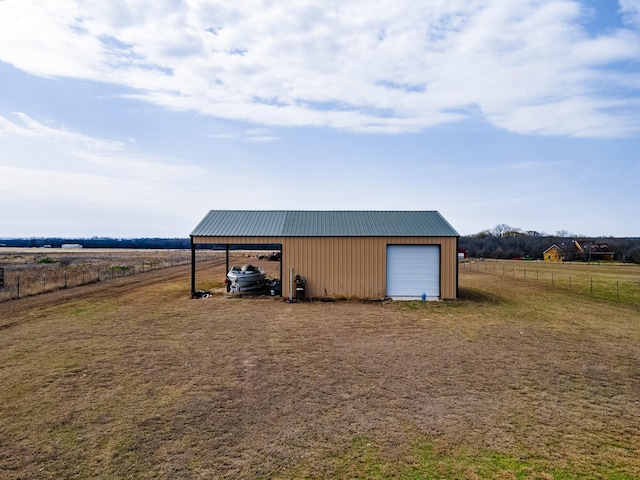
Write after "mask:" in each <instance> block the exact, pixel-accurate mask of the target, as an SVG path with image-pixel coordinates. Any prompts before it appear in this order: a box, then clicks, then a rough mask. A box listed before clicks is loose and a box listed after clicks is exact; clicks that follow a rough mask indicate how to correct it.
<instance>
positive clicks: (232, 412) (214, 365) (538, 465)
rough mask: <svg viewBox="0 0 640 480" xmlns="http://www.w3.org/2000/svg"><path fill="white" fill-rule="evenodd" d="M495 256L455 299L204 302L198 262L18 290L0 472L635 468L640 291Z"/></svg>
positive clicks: (9, 305) (8, 309)
mask: <svg viewBox="0 0 640 480" xmlns="http://www.w3.org/2000/svg"><path fill="white" fill-rule="evenodd" d="M236 261H237V263H241V262H242V261H243V258H237V259H236V260H235V261H233V262H232V263H236ZM251 263H256V262H254V260H253V259H251ZM270 264H271V265H270ZM275 265H277V262H265V266H266V267H273V266H275ZM500 265H501V264H500V263H498V264H497V267H496V268H498V270H499V268H500ZM474 267H475V266H474ZM483 268H484V267H483V266H481V267H480V268H479V269H474V270H471V269H468V270H467V269H465V268H461V270H460V296H461V299H460V300H458V301H446V302H424V303H423V302H383V303H360V302H336V303H322V302H314V303H299V304H288V303H284V302H282V301H280V300H279V299H273V298H266V297H265V298H238V297H227V296H226V295H224V294H223V293H220V294H216V295H214V296H212V297H209V298H207V299H199V300H192V299H190V298H189V272H190V269H189V266H188V265H182V266H175V267H169V268H166V269H162V270H153V271H150V272H145V273H144V274H143V275H132V276H127V277H116V278H114V279H113V280H111V281H109V282H100V283H94V284H91V285H85V286H82V287H78V288H74V289H71V288H69V289H60V290H58V291H55V292H50V293H46V294H44V295H38V296H33V297H29V298H22V299H19V300H12V301H7V302H3V303H1V304H0V365H1V366H2V367H0V384H1V385H2V386H3V388H2V389H1V390H0V478H9V479H17V478H88V477H95V478H229V479H231V478H274V479H276V478H280V479H283V478H311V479H323V478H363V479H364V478H367V479H370V478H379V479H386V478H397V479H461V478H466V479H479V478H483V479H484V478H496V479H515V478H518V479H524V478H526V479H553V478H557V479H591V478H603V479H604V478H606V479H632V478H640V422H639V421H638V419H639V418H640V347H639V346H640V306H639V305H638V303H637V302H632V301H627V300H625V301H615V300H612V299H604V298H599V297H597V296H595V295H591V294H590V293H589V292H588V291H587V292H585V291H582V290H578V289H577V288H573V287H572V288H571V289H569V288H564V287H562V288H555V287H556V286H557V285H556V284H554V285H551V283H550V282H545V281H542V280H541V279H540V278H539V280H540V281H533V280H530V279H529V278H527V279H526V280H525V279H524V278H522V279H520V278H519V277H520V274H516V275H515V276H513V275H511V276H510V275H508V274H506V273H507V272H506V271H505V274H504V275H502V274H501V272H499V271H498V272H496V273H494V272H490V270H491V268H490V267H489V266H487V272H486V273H485V272H484V271H483ZM597 268H599V267H597V266H595V267H594V270H593V271H601V270H597ZM505 269H506V267H505ZM527 277H528V273H527ZM223 278H224V265H223V264H222V263H220V262H219V259H216V258H212V259H209V260H204V259H203V260H202V262H200V264H199V267H198V282H199V285H200V286H202V287H205V288H211V287H217V286H221V279H223ZM616 278H617V277H616ZM617 281H619V280H617ZM609 283H611V282H609Z"/></svg>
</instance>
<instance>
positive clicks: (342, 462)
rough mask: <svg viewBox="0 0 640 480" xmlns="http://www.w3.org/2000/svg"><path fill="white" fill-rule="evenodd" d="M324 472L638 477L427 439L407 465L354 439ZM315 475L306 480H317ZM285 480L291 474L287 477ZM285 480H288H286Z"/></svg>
mask: <svg viewBox="0 0 640 480" xmlns="http://www.w3.org/2000/svg"><path fill="white" fill-rule="evenodd" d="M326 462H327V464H326V466H325V468H324V469H323V471H325V472H327V473H329V476H330V477H331V478H352V479H363V480H364V479H380V480H383V479H396V480H460V479H470V480H471V479H501V480H507V479H514V480H526V479H540V480H542V479H544V480H586V479H594V478H600V479H614V480H632V479H635V478H637V477H635V476H632V475H629V474H627V473H625V472H623V471H618V470H617V469H616V467H615V466H611V465H590V466H589V467H588V468H589V470H588V471H583V472H581V471H580V468H579V467H577V466H568V467H567V466H559V465H554V464H553V463H552V462H551V461H549V460H548V459H541V458H534V457H529V456H526V455H524V456H523V457H521V458H518V457H515V456H509V455H505V454H502V453H499V452H495V451H490V450H485V451H471V450H469V449H465V448H461V449H458V450H447V451H439V450H438V449H436V448H435V447H434V446H433V444H432V443H431V442H429V441H427V440H423V441H419V442H417V443H416V444H415V445H414V447H413V450H412V453H411V455H410V457H409V458H406V459H404V460H403V461H402V463H401V464H400V463H398V462H397V461H393V460H388V459H386V458H385V456H384V455H383V454H382V452H381V449H380V448H379V447H378V446H376V445H375V444H374V443H373V441H372V440H371V439H370V438H355V439H354V440H353V441H352V443H351V445H350V446H349V447H348V448H346V449H345V450H344V451H343V452H341V453H339V454H338V455H336V456H334V457H332V458H330V459H327V460H326ZM315 475H316V474H311V475H308V476H305V477H304V478H316V476H315ZM285 477H286V475H285ZM285 477H283V478H285Z"/></svg>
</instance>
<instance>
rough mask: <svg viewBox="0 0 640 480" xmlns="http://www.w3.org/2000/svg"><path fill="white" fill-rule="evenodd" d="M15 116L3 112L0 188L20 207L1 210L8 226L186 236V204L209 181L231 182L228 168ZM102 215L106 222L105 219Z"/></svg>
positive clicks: (31, 231)
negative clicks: (134, 149)
mask: <svg viewBox="0 0 640 480" xmlns="http://www.w3.org/2000/svg"><path fill="white" fill-rule="evenodd" d="M15 116H16V117H17V118H18V121H12V120H10V119H7V118H4V117H1V116H0V150H1V151H2V157H1V158H0V195H1V196H2V198H4V199H6V200H7V201H10V202H11V203H12V204H13V205H16V206H17V207H19V208H18V211H20V212H21V214H20V215H14V214H13V212H12V210H11V209H4V210H2V212H1V213H0V223H1V224H2V225H3V227H4V228H5V229H6V230H7V231H17V232H20V233H19V234H20V235H39V234H40V235H42V234H47V235H48V234H53V235H55V233H54V232H56V231H59V232H62V233H61V234H63V235H83V234H84V235H94V234H98V235H99V234H109V231H113V229H114V225H118V227H117V229H118V230H120V231H122V232H127V231H130V232H140V231H145V230H146V231H149V232H154V233H157V234H161V235H162V234H164V235H170V236H172V235H176V234H177V235H182V236H184V235H187V234H188V231H189V228H191V226H192V225H191V223H193V222H195V221H196V219H195V218H194V217H193V214H191V212H190V208H191V207H192V206H193V205H200V204H201V203H203V202H204V200H205V199H206V198H207V197H208V196H209V185H210V183H213V182H216V183H217V182H228V183H230V182H229V181H228V179H229V176H228V175H227V174H226V173H225V172H220V173H218V172H215V171H212V170H209V169H206V168H202V167H198V166H195V165H192V164H187V163H184V162H179V161H176V160H171V159H163V158H153V157H148V156H140V155H134V154H131V153H129V152H128V151H127V148H128V144H127V143H124V142H118V141H111V140H104V139H99V138H92V137H89V136H86V135H83V134H81V133H78V132H74V131H71V130H68V129H62V128H59V127H55V126H45V125H43V124H42V123H40V122H38V121H36V120H34V119H33V118H30V117H29V116H27V115H26V114H24V113H17V114H15ZM200 213H201V212H200V211H198V213H197V214H196V215H195V216H197V215H200ZM105 216H111V217H112V218H111V219H110V222H105V223H102V220H104V217H105ZM181 227H182V228H183V229H184V230H183V231H182V232H180V231H179V229H180V228H181ZM176 229H178V231H177V232H176ZM154 233H150V234H154Z"/></svg>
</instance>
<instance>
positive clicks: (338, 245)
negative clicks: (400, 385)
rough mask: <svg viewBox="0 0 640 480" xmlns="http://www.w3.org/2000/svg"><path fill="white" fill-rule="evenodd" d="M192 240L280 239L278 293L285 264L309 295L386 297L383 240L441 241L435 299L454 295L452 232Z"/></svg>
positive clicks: (198, 239) (198, 240) (285, 282)
mask: <svg viewBox="0 0 640 480" xmlns="http://www.w3.org/2000/svg"><path fill="white" fill-rule="evenodd" d="M193 243H194V244H223V245H224V244H259V243H262V244H266V243H273V244H281V245H282V274H283V277H284V278H282V279H281V280H282V292H283V296H288V294H289V281H290V279H289V269H290V268H293V275H294V276H295V275H301V276H303V277H305V278H306V279H307V295H309V296H311V297H316V298H317V297H324V296H329V297H338V298H383V297H385V296H386V277H387V265H386V263H387V262H386V251H387V245H440V298H442V299H452V298H456V296H457V269H458V258H457V257H458V245H457V237H214V236H211V237H209V236H194V237H193Z"/></svg>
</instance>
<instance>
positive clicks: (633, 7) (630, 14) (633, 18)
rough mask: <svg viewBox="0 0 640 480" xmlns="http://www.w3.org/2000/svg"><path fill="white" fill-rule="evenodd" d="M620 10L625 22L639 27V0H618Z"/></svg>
mask: <svg viewBox="0 0 640 480" xmlns="http://www.w3.org/2000/svg"><path fill="white" fill-rule="evenodd" d="M620 11H621V12H622V15H623V19H624V21H625V22H626V23H627V24H629V25H633V26H635V27H640V0H620Z"/></svg>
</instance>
